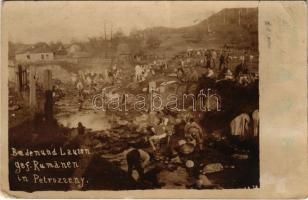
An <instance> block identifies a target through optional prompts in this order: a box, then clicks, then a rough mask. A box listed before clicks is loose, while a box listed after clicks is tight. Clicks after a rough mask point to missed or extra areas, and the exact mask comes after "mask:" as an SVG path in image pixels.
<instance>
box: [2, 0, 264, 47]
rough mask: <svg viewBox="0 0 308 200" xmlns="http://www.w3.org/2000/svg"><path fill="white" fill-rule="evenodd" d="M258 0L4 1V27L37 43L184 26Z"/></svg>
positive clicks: (11, 35) (10, 33) (12, 35)
mask: <svg viewBox="0 0 308 200" xmlns="http://www.w3.org/2000/svg"><path fill="white" fill-rule="evenodd" d="M257 5H258V2H222V1H218V2H209V1H170V2H166V1H147V2H145V1H138V2H134V1H122V2H121V1H92V2H91V1H90V2H73V1H66V2H65V1H63V2H57V1H50V2H47V1H37V2H34V1H30V2H18V1H16V2H15V1H13V2H5V3H4V17H3V18H4V20H5V23H4V29H5V30H7V31H8V38H9V40H10V41H14V42H23V43H35V42H51V41H62V42H70V41H72V40H73V39H74V40H85V39H87V38H88V37H93V36H102V35H103V34H104V24H106V29H107V30H108V33H110V30H111V26H112V29H113V32H115V31H117V30H121V31H122V32H124V33H125V34H128V33H129V32H130V31H131V30H133V29H144V28H148V27H153V26H165V27H183V26H190V25H193V24H195V23H198V22H200V21H202V20H203V19H206V18H207V17H209V16H210V15H212V14H214V13H216V12H219V11H220V10H222V9H224V8H235V7H257Z"/></svg>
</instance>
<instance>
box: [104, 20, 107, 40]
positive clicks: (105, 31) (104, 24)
mask: <svg viewBox="0 0 308 200" xmlns="http://www.w3.org/2000/svg"><path fill="white" fill-rule="evenodd" d="M104 34H105V40H106V39H107V35H106V22H105V21H104Z"/></svg>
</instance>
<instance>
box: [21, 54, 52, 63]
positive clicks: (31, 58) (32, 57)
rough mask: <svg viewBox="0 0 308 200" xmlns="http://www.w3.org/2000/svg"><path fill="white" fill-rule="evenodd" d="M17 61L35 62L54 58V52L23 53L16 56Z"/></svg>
mask: <svg viewBox="0 0 308 200" xmlns="http://www.w3.org/2000/svg"><path fill="white" fill-rule="evenodd" d="M15 59H16V61H23V62H27V61H28V62H35V61H49V60H54V55H53V53H51V52H50V53H23V54H17V55H16V56H15Z"/></svg>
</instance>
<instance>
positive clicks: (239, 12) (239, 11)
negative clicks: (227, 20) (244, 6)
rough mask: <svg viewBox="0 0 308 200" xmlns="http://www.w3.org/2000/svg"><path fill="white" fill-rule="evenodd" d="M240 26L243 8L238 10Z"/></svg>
mask: <svg viewBox="0 0 308 200" xmlns="http://www.w3.org/2000/svg"><path fill="white" fill-rule="evenodd" d="M238 25H239V26H240V25H241V8H239V10H238Z"/></svg>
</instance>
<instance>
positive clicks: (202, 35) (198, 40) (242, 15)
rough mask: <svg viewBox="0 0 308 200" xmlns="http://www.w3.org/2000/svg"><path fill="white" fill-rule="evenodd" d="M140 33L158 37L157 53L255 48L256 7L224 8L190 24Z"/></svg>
mask: <svg viewBox="0 0 308 200" xmlns="http://www.w3.org/2000/svg"><path fill="white" fill-rule="evenodd" d="M143 33H144V34H145V35H146V36H148V35H155V36H157V37H159V38H160V41H161V44H160V47H159V49H157V52H162V53H164V54H172V53H173V52H177V51H182V50H183V49H187V48H200V47H202V48H220V47H222V46H223V45H225V44H228V45H231V46H233V47H235V48H241V49H242V48H252V49H257V48H258V9H257V8H227V9H223V10H221V11H220V12H218V13H216V14H213V15H211V16H210V17H208V18H207V19H204V20H203V21H201V22H199V23H198V24H196V25H193V26H187V27H182V28H167V27H154V28H150V29H146V30H144V31H143Z"/></svg>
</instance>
